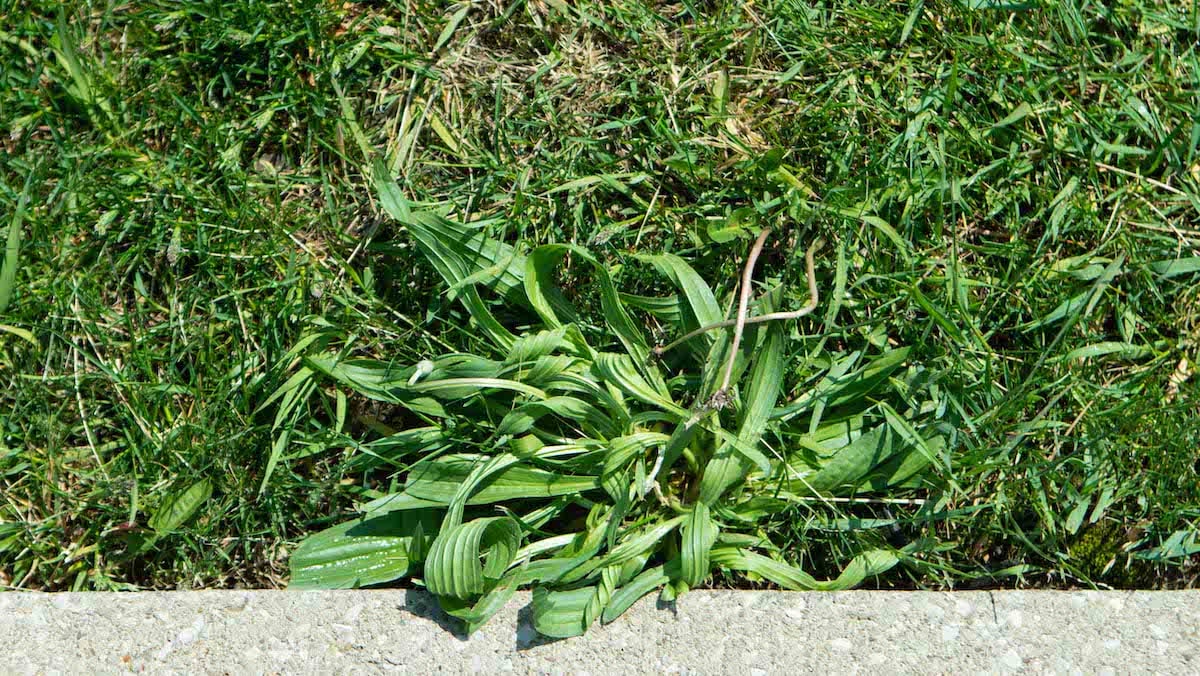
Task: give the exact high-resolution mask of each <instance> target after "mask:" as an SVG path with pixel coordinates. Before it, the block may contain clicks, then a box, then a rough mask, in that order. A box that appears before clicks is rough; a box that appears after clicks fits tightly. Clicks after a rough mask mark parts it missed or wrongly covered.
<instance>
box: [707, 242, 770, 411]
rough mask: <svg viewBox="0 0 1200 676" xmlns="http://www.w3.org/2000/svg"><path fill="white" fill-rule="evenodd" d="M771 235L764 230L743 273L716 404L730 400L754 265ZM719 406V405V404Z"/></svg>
mask: <svg viewBox="0 0 1200 676" xmlns="http://www.w3.org/2000/svg"><path fill="white" fill-rule="evenodd" d="M770 234H771V229H770V228H763V231H762V232H760V233H758V239H756V240H754V246H752V247H750V255H749V256H747V257H746V269H745V270H743V271H742V290H741V294H740V295H739V296H738V312H737V320H736V323H734V325H733V344H732V345H730V347H729V361H728V362H727V363H726V364H725V377H724V378H723V379H721V389H719V390H717V393H716V394H714V395H713V401H714V402H722V401H724V400H726V399H727V398H728V394H729V380H730V378H732V377H733V363H734V362H735V361H736V360H737V353H738V348H739V347H741V344H742V333H743V331H745V329H746V311H747V310H748V309H749V308H750V284H751V282H753V281H754V264H755V263H757V262H758V255H759V254H760V253H762V248H763V245H764V244H766V243H767V237H768V236H769V235H770ZM718 405H719V404H718Z"/></svg>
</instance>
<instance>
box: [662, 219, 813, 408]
mask: <svg viewBox="0 0 1200 676" xmlns="http://www.w3.org/2000/svg"><path fill="white" fill-rule="evenodd" d="M769 234H771V229H770V228H766V229H765V230H763V231H762V232H761V233H759V235H758V239H757V240H755V242H754V246H753V247H752V248H751V249H750V255H749V256H748V257H747V258H746V268H745V270H743V272H742V288H741V293H740V296H739V298H738V312H737V316H736V317H734V318H733V319H725V320H723V321H719V322H714V323H712V324H707V325H705V326H701V327H700V328H698V329H696V330H694V331H690V332H688V333H686V334H684V335H683V336H681V337H679V338H676V339H675V340H673V341H671V342H670V343H669V344H667V345H665V346H662V347H656V348H654V354H655V355H656V356H662V355H663V354H664V353H665V352H667V351H669V350H672V349H674V348H676V347H678V346H679V345H681V344H683V343H685V342H687V341H689V340H691V339H692V338H695V337H696V336H699V335H702V334H704V333H708V332H709V331H712V330H714V329H723V328H726V327H729V326H732V327H734V333H733V345H732V346H731V349H730V351H729V361H728V362H727V363H726V364H725V377H724V379H723V380H722V382H721V388H720V389H718V390H717V391H716V392H715V393H713V396H712V398H710V399H709V400H708V403H707V408H710V409H717V408H724V407H725V406H726V405H728V404H729V381H730V380H731V379H732V377H733V364H734V360H735V359H737V352H738V347H739V346H740V345H741V342H742V332H743V329H745V327H746V325H747V324H761V323H763V322H773V321H780V320H788V319H798V318H800V317H803V316H804V315H807V314H809V313H811V312H812V311H813V310H815V309H817V302H818V301H819V300H820V294H819V293H818V292H817V276H816V271H815V269H814V268H815V265H816V264H815V261H814V260H813V257H814V256H815V255H816V253H817V250H818V249H820V248H821V247H822V246H824V245H825V240H824V239H818V240H816V241H815V242H813V243H812V244H811V245H810V246H809V247H808V252H807V253H805V254H804V260H805V268H806V269H805V272H806V274H807V277H808V302H807V303H805V304H804V307H802V308H800V309H799V310H795V311H792V312H771V313H768V314H765V315H759V316H758V317H747V316H746V313H747V310H748V308H749V305H750V282H751V281H752V280H753V277H754V264H755V263H756V262H757V261H758V255H759V254H760V253H762V248H763V244H764V243H765V242H766V241H767V236H768V235H769Z"/></svg>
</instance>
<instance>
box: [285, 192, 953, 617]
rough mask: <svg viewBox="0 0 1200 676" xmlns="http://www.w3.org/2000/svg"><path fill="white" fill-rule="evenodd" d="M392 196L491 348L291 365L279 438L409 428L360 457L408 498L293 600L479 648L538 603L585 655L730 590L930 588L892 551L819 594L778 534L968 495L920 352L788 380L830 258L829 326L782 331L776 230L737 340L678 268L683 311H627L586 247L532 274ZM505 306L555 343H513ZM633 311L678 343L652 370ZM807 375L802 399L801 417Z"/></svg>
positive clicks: (927, 508)
mask: <svg viewBox="0 0 1200 676" xmlns="http://www.w3.org/2000/svg"><path fill="white" fill-rule="evenodd" d="M376 183H377V185H379V186H380V188H381V189H380V197H381V202H382V204H383V205H384V208H385V210H386V211H387V212H388V213H389V215H391V216H392V217H393V218H395V219H396V220H397V221H399V222H400V223H402V224H403V225H404V226H405V228H406V230H407V232H408V233H409V235H410V236H411V237H412V239H413V240H414V241H415V243H416V244H417V246H418V248H419V250H420V251H421V253H422V254H423V255H424V256H425V258H426V259H427V260H428V262H429V264H430V265H432V266H433V267H434V268H435V269H436V270H437V271H438V273H439V274H440V275H441V277H442V278H443V280H444V282H445V283H446V285H447V292H446V293H447V295H448V297H450V298H451V299H453V300H455V301H457V302H459V303H461V304H462V305H463V306H464V307H465V308H466V310H467V311H468V312H469V314H470V317H471V321H472V324H473V329H474V331H475V332H476V333H477V334H478V336H480V337H481V339H482V344H481V347H480V348H479V349H478V350H477V352H476V353H459V352H454V353H448V354H443V355H441V356H437V357H433V358H430V359H427V360H423V361H421V362H419V363H417V364H410V365H398V364H395V363H391V362H389V361H387V360H384V359H371V358H357V357H350V356H348V354H346V352H347V351H346V350H343V351H342V352H334V351H331V350H330V349H329V347H328V345H327V341H325V340H321V339H314V340H306V341H304V342H302V343H301V345H300V346H299V347H298V348H297V350H295V351H294V352H295V357H296V358H295V360H294V362H293V363H294V364H295V369H296V371H295V374H294V375H293V376H292V378H291V379H290V380H288V381H287V383H286V384H285V385H283V386H282V387H281V388H280V389H279V390H278V391H276V392H275V393H274V395H273V396H272V397H271V401H272V402H278V414H277V420H286V419H288V416H290V415H292V414H293V412H294V411H295V410H298V407H297V402H298V401H299V400H300V399H302V398H303V397H304V396H306V395H308V394H310V393H311V392H312V391H313V389H314V388H315V387H317V386H318V384H319V383H321V382H325V383H330V382H332V383H333V384H335V386H336V387H338V388H339V389H340V388H347V389H349V390H352V391H353V392H355V393H357V394H359V395H362V396H364V397H368V398H370V399H373V400H377V401H379V402H383V403H385V404H390V405H394V406H396V407H399V410H400V411H401V412H402V415H400V416H399V417H400V418H402V419H403V420H404V421H406V422H405V427H404V429H399V430H393V431H392V432H391V433H389V434H386V435H384V436H382V437H381V438H377V439H374V440H371V441H368V442H365V443H363V444H360V445H359V448H360V449H361V452H362V453H363V454H365V457H368V458H370V460H369V461H368V464H372V463H375V464H377V465H378V466H380V467H383V466H387V467H391V468H394V470H395V472H396V477H397V479H398V480H399V481H402V482H403V483H402V489H401V490H398V491H395V492H390V493H387V494H384V495H382V496H381V497H379V498H378V499H375V500H372V501H370V502H367V503H365V504H363V505H362V510H363V512H364V514H363V515H362V517H361V518H358V519H354V520H352V521H350V522H347V523H343V524H341V525H338V526H335V527H333V528H329V529H327V530H325V531H323V532H320V533H317V534H314V535H312V536H310V537H309V538H308V539H306V540H305V541H304V542H303V543H302V545H301V546H300V547H299V548H298V549H297V550H296V551H295V552H294V554H293V555H292V557H291V569H292V581H291V588H293V589H296V588H299V589H304V588H351V587H360V586H367V585H378V584H384V583H389V582H393V581H395V580H400V579H405V578H407V579H409V580H411V581H412V582H414V583H417V584H420V585H423V586H424V587H425V588H427V589H428V590H429V591H430V592H431V593H433V594H434V595H436V597H437V598H438V600H439V602H440V604H441V606H442V608H443V609H444V610H445V611H446V612H447V613H449V614H450V615H452V616H454V617H456V618H459V619H460V620H461V621H462V622H463V623H464V625H465V628H466V631H467V632H468V633H470V632H472V631H474V630H475V629H476V628H478V627H480V626H481V625H483V624H484V623H485V622H486V621H487V620H488V618H489V617H490V616H492V615H493V614H494V613H495V612H497V611H498V610H499V609H500V608H502V607H503V606H504V604H505V602H506V601H507V600H508V599H509V598H510V597H511V595H512V594H513V592H514V591H516V590H517V589H519V588H523V587H532V588H533V607H532V611H533V612H532V616H533V623H534V627H535V628H536V630H537V631H538V632H540V633H542V634H544V635H547V636H551V637H569V636H575V635H579V634H582V633H584V632H585V631H586V630H587V628H588V627H589V626H590V625H592V624H593V623H594V622H595V621H597V620H600V621H602V622H610V621H612V620H614V619H615V618H617V617H618V616H619V615H620V614H621V613H623V612H624V611H625V610H626V609H628V608H629V607H630V606H631V605H632V604H633V603H634V602H636V601H637V600H638V599H639V598H641V597H643V596H645V595H647V594H650V593H652V592H654V591H656V590H661V594H662V596H663V597H664V599H666V600H672V599H674V598H675V597H677V596H678V595H679V594H682V593H683V592H685V591H686V590H688V589H690V588H694V587H698V586H701V585H704V584H705V583H706V581H708V580H710V577H711V576H712V574H713V573H714V571H719V572H721V573H722V574H733V575H735V576H737V577H739V578H740V579H742V580H751V581H767V582H770V583H774V584H775V585H778V586H779V587H782V588H785V589H796V590H804V589H809V590H834V589H845V588H849V587H854V586H857V585H859V584H861V583H862V582H863V581H864V580H866V579H867V578H869V577H871V576H874V575H877V574H879V573H882V572H885V571H887V570H889V569H891V568H893V567H894V566H896V565H897V564H899V563H901V562H904V563H905V564H906V565H921V564H920V561H919V553H920V550H921V548H922V547H927V546H929V545H928V543H924V542H911V543H908V544H905V545H903V546H899V547H896V546H892V545H889V544H888V542H887V540H886V538H884V537H880V538H879V539H878V544H879V546H878V547H876V548H869V549H861V548H860V550H859V551H855V552H850V553H849V554H848V555H847V556H845V557H843V560H842V561H841V562H840V564H839V565H838V567H839V568H840V573H839V574H837V575H836V576H834V577H833V579H829V580H818V579H816V578H815V577H814V576H813V575H812V574H810V573H809V572H806V571H805V570H803V569H802V568H801V567H799V566H797V565H795V564H794V563H792V562H790V561H789V559H790V558H794V554H795V553H794V552H785V551H781V548H780V547H779V546H777V545H776V544H774V543H773V542H772V539H771V537H770V534H769V533H768V532H767V531H766V529H764V528H762V522H763V520H764V519H770V518H773V517H778V516H780V515H786V514H789V513H793V512H795V511H796V510H798V509H804V508H808V507H812V506H814V505H841V506H842V507H846V506H854V505H855V504H860V503H876V504H878V503H887V504H892V505H902V506H906V507H908V508H910V509H912V510H914V511H915V512H916V513H917V514H916V517H917V518H924V519H926V520H929V521H933V520H936V519H937V518H938V517H937V515H938V513H940V512H942V511H944V510H945V509H946V508H947V507H946V502H947V499H946V498H945V496H946V495H948V494H949V493H950V492H952V488H953V480H952V479H951V469H952V467H951V457H950V454H949V449H950V443H948V442H949V439H950V438H951V437H952V435H953V434H954V424H953V421H952V420H951V414H949V413H948V411H950V410H951V408H950V407H948V406H947V403H946V401H945V400H944V398H942V397H941V394H940V393H941V392H942V391H943V390H942V389H941V387H940V386H939V383H938V378H937V377H936V374H931V373H929V372H928V371H927V370H925V369H923V368H921V367H919V366H916V365H912V364H909V363H908V349H907V348H905V347H903V346H889V345H885V346H884V347H883V348H882V349H879V350H876V351H875V353H874V354H867V350H853V351H851V350H847V351H840V352H839V351H831V350H827V349H826V350H823V351H822V354H825V355H830V354H832V358H824V359H812V358H810V359H807V360H806V363H802V364H789V363H787V362H788V358H787V357H788V354H789V352H794V351H795V348H796V345H795V344H794V343H796V342H799V340H798V339H796V338H794V337H791V334H789V332H788V329H789V328H790V327H791V323H790V320H793V319H797V318H799V317H802V316H804V315H807V314H809V313H810V312H812V311H813V310H814V309H815V308H816V307H817V299H818V284H817V280H816V277H815V274H816V273H815V270H814V253H815V250H816V248H817V245H816V244H814V245H813V246H812V247H810V248H809V249H808V251H807V254H806V256H805V258H806V261H805V263H806V276H807V283H808V288H809V295H810V299H809V302H808V304H806V305H805V306H804V307H803V308H801V309H800V310H796V311H790V312H789V311H785V310H784V309H782V308H779V307H777V305H778V304H779V303H780V301H781V299H782V298H783V296H784V293H783V291H784V285H783V284H779V283H776V284H774V285H767V288H766V289H765V290H764V291H762V292H761V293H760V294H759V295H758V297H757V299H754V300H752V297H753V295H754V294H753V293H752V288H751V286H752V284H753V273H754V263H755V259H756V258H757V256H758V253H759V252H760V251H761V250H762V248H763V246H764V242H765V240H766V238H767V235H768V231H767V230H763V231H762V232H761V234H760V235H759V237H758V239H757V240H756V241H755V243H754V245H753V246H752V249H751V251H750V254H749V256H748V259H747V261H746V265H745V266H744V273H743V278H742V280H741V284H740V285H739V287H740V289H738V291H737V306H736V311H735V313H734V314H735V317H734V318H733V319H726V318H725V317H726V314H727V311H726V310H724V309H723V308H722V305H721V303H720V302H719V301H718V298H719V296H720V294H719V293H718V291H714V289H713V288H712V287H710V285H709V284H708V283H707V282H705V280H704V279H702V278H701V276H700V275H699V274H698V273H697V272H696V271H695V270H694V269H693V268H692V267H691V266H689V265H688V263H687V262H686V261H685V260H683V259H682V258H680V257H678V256H675V255H672V254H667V253H663V254H639V255H637V259H638V262H639V263H642V264H645V265H647V266H648V268H649V269H652V270H653V271H655V273H657V274H659V275H661V276H662V277H663V278H664V279H665V280H666V282H667V283H669V285H670V286H672V287H674V289H675V293H674V294H673V295H669V296H665V297H653V298H652V297H647V296H637V295H633V294H625V293H622V292H620V291H619V290H618V288H617V279H616V275H615V274H614V267H613V266H610V265H609V264H607V263H606V262H605V261H603V260H601V259H600V258H598V257H597V256H596V255H594V254H593V253H592V252H590V251H589V250H588V249H586V248H584V247H581V246H577V245H573V244H546V245H543V246H538V247H536V248H533V249H532V251H530V252H529V253H528V254H523V253H521V252H519V251H518V250H517V249H516V248H514V247H512V246H510V245H508V244H506V243H504V242H501V241H498V240H495V239H492V238H490V237H489V235H488V233H487V232H486V231H485V230H484V229H481V228H478V227H474V226H471V225H464V224H459V223H455V222H452V221H451V220H448V219H447V218H445V217H443V216H442V215H439V214H438V213H436V212H435V211H431V210H422V209H418V208H416V207H415V206H414V205H412V204H409V203H408V202H406V201H405V200H404V199H403V198H402V197H401V196H399V194H398V192H397V191H396V190H394V185H393V184H392V183H391V181H390V180H389V179H388V178H387V176H386V175H384V172H383V170H382V169H379V170H377V175H376ZM564 266H570V267H571V268H572V269H573V272H578V269H579V268H589V269H590V272H591V274H592V276H593V279H594V281H595V288H597V289H598V290H599V299H598V300H599V308H600V313H599V314H600V318H601V322H600V323H601V324H602V326H600V327H599V328H597V327H595V326H591V324H595V323H597V322H595V321H592V320H588V319H587V318H585V317H584V315H583V314H582V313H581V311H580V310H579V309H578V308H577V307H575V305H574V304H573V303H572V302H571V301H570V300H569V299H568V294H567V293H566V292H565V291H564V289H563V288H562V287H561V286H560V285H559V283H558V282H557V281H556V271H558V270H560V269H562V268H563V267H564ZM838 274H839V275H842V276H843V277H844V275H845V270H844V267H841V268H840V271H839V273H838ZM844 284H845V279H844V278H843V279H841V280H840V281H838V280H835V287H836V288H844ZM731 295H732V294H731ZM488 298H491V299H495V300H486V299H488ZM827 302H829V303H833V304H837V303H838V298H837V297H836V296H834V297H831V298H829V299H828V301H827ZM497 305H504V306H506V310H507V311H510V312H508V313H506V314H518V315H519V314H521V313H524V314H527V315H530V316H532V317H535V318H536V321H535V322H534V323H533V324H531V325H528V326H524V327H521V328H520V329H519V330H516V331H514V330H512V329H511V328H510V327H509V326H506V325H505V324H504V323H503V322H502V321H501V320H500V319H498V318H497V316H496V315H495V314H494V313H493V311H492V310H493V308H494V307H496V306H497ZM633 311H639V312H642V313H644V314H645V315H647V316H648V317H649V318H652V319H653V320H654V321H655V322H657V323H658V324H659V325H660V326H665V327H667V331H668V332H669V333H670V336H671V337H676V336H678V337H679V338H678V339H676V340H674V341H673V342H670V343H668V344H660V345H657V346H656V345H655V341H652V340H651V339H650V338H649V337H648V336H647V334H646V331H645V330H644V328H643V326H644V325H647V324H649V322H642V321H639V319H638V318H637V317H636V316H635V314H634V312H633ZM835 314H836V308H833V311H832V312H829V313H827V317H828V318H832V317H833V316H834V315H835ZM731 328H732V330H729V329H731ZM659 342H661V341H659ZM816 353H817V350H809V351H807V352H805V351H804V350H803V349H801V350H800V354H802V355H803V354H809V355H814V354H816ZM791 374H797V375H798V379H799V381H800V382H799V384H798V386H797V389H796V392H798V394H794V395H793V394H791V393H790V389H789V387H790V385H791V383H790V381H791V380H794V378H793V377H792V375H791ZM339 396H344V395H339ZM283 428H286V425H281V429H283ZM281 434H285V432H281Z"/></svg>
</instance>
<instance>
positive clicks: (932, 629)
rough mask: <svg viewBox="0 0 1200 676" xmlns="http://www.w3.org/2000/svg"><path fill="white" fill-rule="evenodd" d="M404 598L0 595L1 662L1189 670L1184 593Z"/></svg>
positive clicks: (410, 594) (1193, 614)
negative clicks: (604, 601) (548, 609)
mask: <svg viewBox="0 0 1200 676" xmlns="http://www.w3.org/2000/svg"><path fill="white" fill-rule="evenodd" d="M528 603H529V595H528V594H521V595H518V596H517V597H516V598H515V599H514V600H513V602H512V603H510V604H509V606H508V607H507V608H505V610H504V611H503V612H502V613H500V615H498V616H497V617H496V618H494V619H493V621H492V622H491V623H490V624H489V625H488V626H486V627H485V628H484V629H482V630H480V631H479V632H478V633H476V634H475V635H474V636H472V637H471V638H470V640H464V638H463V637H462V636H461V635H459V634H457V633H456V632H455V630H454V629H453V628H452V625H451V624H450V623H449V622H447V620H446V618H445V616H443V615H442V614H441V613H440V612H439V611H438V610H437V609H436V603H434V602H433V601H432V599H430V597H428V596H427V595H425V594H423V593H421V592H415V591H405V590H387V591H347V592H282V591H202V592H164V593H139V594H99V593H96V594H28V593H0V637H2V640H3V645H4V648H3V650H2V651H0V673H5V674H8V673H16V674H25V673H69V674H84V673H87V674H92V673H114V672H126V671H132V672H145V673H155V674H166V673H180V674H185V673H186V674H198V673H211V674H222V673H232V674H245V673H286V674H311V673H322V674H324V673H361V674H373V673H390V672H397V673H414V674H423V673H431V672H432V673H445V672H449V673H462V672H485V673H495V672H505V671H507V672H519V673H530V672H534V673H549V674H558V673H577V674H582V673H590V674H625V673H660V672H669V673H675V672H685V673H704V674H709V673H711V674H794V673H822V674H824V673H878V674H893V673H955V674H958V673H996V674H1006V673H1037V674H1046V673H1055V674H1072V673H1085V674H1102V673H1111V674H1126V673H1150V672H1157V673H1164V674H1200V591H1193V592H1040V591H1031V592H956V593H916V592H870V591H857V592H840V593H774V592H724V591H718V592H692V593H689V594H687V595H686V596H684V597H683V599H682V600H681V601H680V602H679V604H678V605H677V606H676V607H675V608H660V607H657V604H656V603H655V600H654V598H653V597H651V598H648V599H644V600H643V601H642V602H641V603H640V604H638V605H637V606H635V607H634V608H633V609H631V610H630V611H629V612H628V613H627V614H626V615H625V616H624V617H622V618H620V619H619V620H617V621H616V622H614V623H613V624H611V625H608V626H599V625H597V626H596V627H594V628H593V629H592V631H591V632H589V633H588V634H587V635H586V636H584V637H582V638H579V639H570V640H566V641H554V642H548V641H545V640H542V639H540V638H539V637H537V636H536V635H535V634H534V632H533V630H532V628H531V627H530V626H529V616H528V612H529V611H528V609H527V608H526V607H525V606H527V605H528Z"/></svg>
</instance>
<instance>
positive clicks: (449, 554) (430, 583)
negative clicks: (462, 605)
mask: <svg viewBox="0 0 1200 676" xmlns="http://www.w3.org/2000/svg"><path fill="white" fill-rule="evenodd" d="M520 545H521V528H520V526H519V525H518V524H517V522H516V521H515V520H514V519H510V518H508V517H489V518H485V519H475V520H474V521H470V522H468V523H464V524H462V525H460V526H456V527H453V528H450V529H445V530H442V531H441V532H440V533H439V534H438V536H437V539H435V540H434V541H433V547H431V548H430V550H429V556H428V557H427V558H426V559H425V575H424V580H425V586H426V587H428V589H429V591H430V592H432V593H434V594H436V595H438V596H448V597H451V598H454V599H459V600H470V599H473V598H475V597H478V596H481V595H483V594H484V593H486V592H488V591H491V589H492V588H494V587H495V586H496V583H497V582H498V581H499V580H500V577H501V576H502V575H503V574H504V571H505V570H507V569H508V566H509V564H511V563H512V561H513V558H514V557H515V556H516V553H517V549H518V548H519V547H520ZM481 558H482V559H484V561H483V562H480V559H481Z"/></svg>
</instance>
